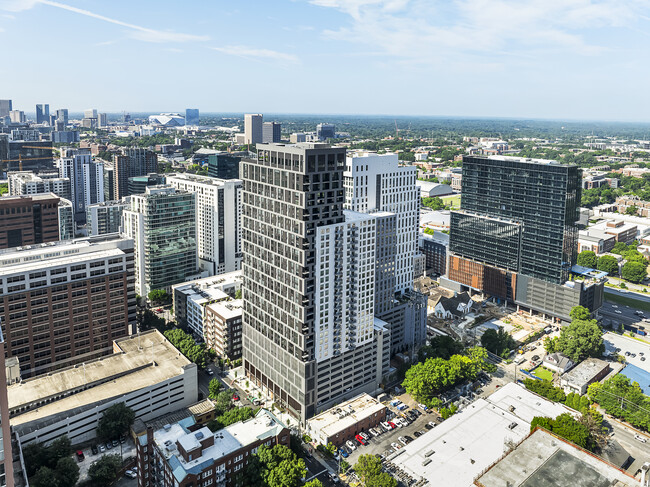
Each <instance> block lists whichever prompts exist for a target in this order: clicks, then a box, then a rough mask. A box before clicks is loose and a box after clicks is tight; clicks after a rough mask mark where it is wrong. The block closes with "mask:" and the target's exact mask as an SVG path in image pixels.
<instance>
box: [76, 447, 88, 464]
mask: <svg viewBox="0 0 650 487" xmlns="http://www.w3.org/2000/svg"><path fill="white" fill-rule="evenodd" d="M85 458H86V457H85V456H84V452H82V451H81V450H77V460H79V461H80V462H83V461H84V459H85Z"/></svg>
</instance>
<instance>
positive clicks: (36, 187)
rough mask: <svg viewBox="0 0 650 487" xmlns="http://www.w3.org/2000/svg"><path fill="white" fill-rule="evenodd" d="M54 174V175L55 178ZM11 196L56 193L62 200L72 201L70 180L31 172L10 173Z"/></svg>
mask: <svg viewBox="0 0 650 487" xmlns="http://www.w3.org/2000/svg"><path fill="white" fill-rule="evenodd" d="M54 174H56V173H53V174H52V175H53V176H54ZM7 179H8V182H9V195H10V196H21V195H32V194H40V193H54V194H55V195H57V196H59V197H60V198H65V199H68V200H69V199H70V179H68V178H60V177H49V176H46V175H43V174H39V175H37V174H34V173H33V172H31V171H19V172H10V173H9V175H8V178H7Z"/></svg>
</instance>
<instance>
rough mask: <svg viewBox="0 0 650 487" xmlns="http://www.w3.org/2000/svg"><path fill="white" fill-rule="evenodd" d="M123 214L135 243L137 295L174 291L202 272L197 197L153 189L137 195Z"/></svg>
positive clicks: (124, 225) (170, 189)
mask: <svg viewBox="0 0 650 487" xmlns="http://www.w3.org/2000/svg"><path fill="white" fill-rule="evenodd" d="M128 204H129V206H128V207H127V209H125V210H124V211H123V213H122V231H123V232H124V234H125V235H127V236H128V237H130V238H132V239H133V240H134V241H135V276H136V292H137V293H138V294H139V295H140V296H146V295H147V294H149V292H150V291H152V290H154V289H165V290H167V291H168V292H171V286H172V284H177V283H179V282H185V281H187V280H188V278H190V277H192V276H195V275H196V274H197V271H198V259H197V245H196V194H194V193H187V192H185V191H177V190H176V189H175V188H173V187H171V186H153V187H148V188H147V189H146V193H145V194H139V195H133V196H130V197H129V199H128Z"/></svg>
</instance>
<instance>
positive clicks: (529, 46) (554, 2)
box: [308, 0, 650, 63]
mask: <svg viewBox="0 0 650 487" xmlns="http://www.w3.org/2000/svg"><path fill="white" fill-rule="evenodd" d="M308 1H309V3H311V4H313V5H317V6H320V7H326V8H333V9H337V10H339V11H340V12H342V13H344V14H347V15H348V16H349V17H350V22H349V24H348V25H344V26H343V27H341V28H339V29H337V30H326V31H324V34H325V35H326V37H329V38H331V39H336V40H344V41H353V42H356V43H363V44H367V45H371V46H373V47H374V48H377V49H379V50H381V51H383V52H384V53H385V54H387V55H390V56H395V57H396V58H400V59H406V60H410V61H413V62H422V63H431V62H442V61H444V62H448V61H450V60H454V61H457V60H458V58H459V57H460V56H473V55H477V54H482V55H484V56H485V55H486V54H493V55H494V56H499V55H503V54H511V55H516V56H520V55H521V56H527V55H529V54H530V53H531V52H539V51H558V50H561V51H563V52H570V53H574V54H580V55H594V54H598V53H601V52H603V51H606V50H608V46H606V45H598V44H596V43H591V42H589V41H588V39H589V38H590V37H594V36H593V35H590V34H594V33H597V29H599V28H608V27H631V26H632V24H633V23H634V22H637V21H638V19H639V18H642V13H643V12H644V11H647V10H648V8H649V7H650V1H649V0H629V1H626V2H622V1H620V0H450V1H445V0H308Z"/></svg>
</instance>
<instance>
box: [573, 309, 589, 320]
mask: <svg viewBox="0 0 650 487" xmlns="http://www.w3.org/2000/svg"><path fill="white" fill-rule="evenodd" d="M569 316H570V317H571V320H589V319H591V313H590V312H589V310H588V309H587V308H585V307H584V306H574V307H573V308H571V311H569Z"/></svg>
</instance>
